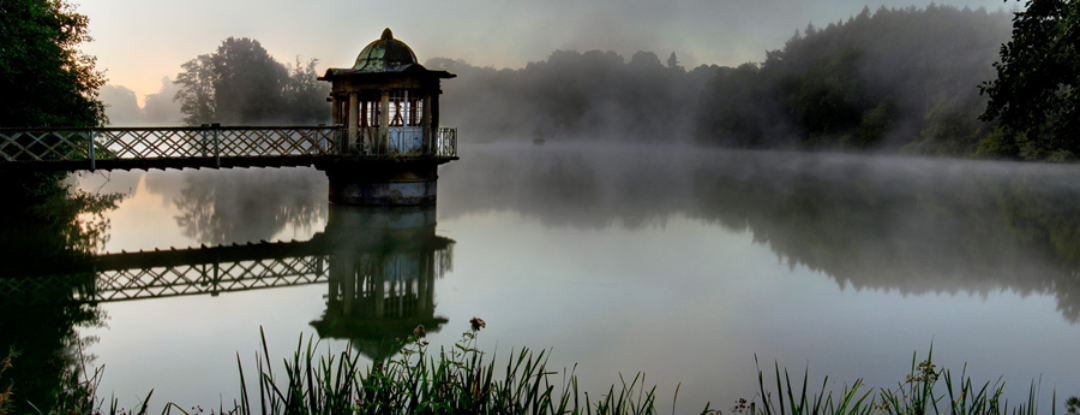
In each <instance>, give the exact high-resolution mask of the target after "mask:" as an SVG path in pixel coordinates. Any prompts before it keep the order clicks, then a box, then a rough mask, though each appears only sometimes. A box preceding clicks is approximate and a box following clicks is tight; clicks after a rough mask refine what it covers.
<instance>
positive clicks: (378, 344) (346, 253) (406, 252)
mask: <svg viewBox="0 0 1080 415" xmlns="http://www.w3.org/2000/svg"><path fill="white" fill-rule="evenodd" d="M435 224H436V220H435V206H434V205H428V206H410V207H357V206H344V205H335V204H332V205H330V216H329V221H328V222H327V225H326V232H325V233H324V234H320V235H317V236H316V237H315V239H323V240H325V244H326V245H325V246H328V247H329V250H328V254H329V260H328V261H329V264H328V271H329V276H328V294H327V297H326V298H327V301H326V311H325V312H324V313H323V315H322V317H321V318H320V319H318V320H315V321H312V322H311V325H312V326H313V327H314V328H315V329H316V330H317V331H318V334H319V336H320V337H322V338H334V339H342V340H349V341H350V342H351V343H352V344H353V346H354V347H356V348H357V349H358V350H359V351H360V352H361V353H363V354H364V355H366V356H368V357H369V358H371V359H373V360H381V359H385V358H388V357H390V356H392V355H394V354H395V353H397V352H398V351H399V350H400V340H401V339H406V338H408V336H409V335H410V334H411V333H412V331H413V329H415V328H416V326H418V325H423V326H424V327H425V328H426V329H427V331H429V332H437V331H439V330H440V329H441V328H442V326H443V325H444V324H446V323H447V322H448V321H449V320H447V319H446V318H444V317H440V316H436V315H435V280H437V279H439V278H442V276H443V275H444V274H445V273H447V272H449V271H451V270H452V268H453V246H454V241H453V240H451V239H448V238H444V237H441V236H437V235H436V234H435Z"/></svg>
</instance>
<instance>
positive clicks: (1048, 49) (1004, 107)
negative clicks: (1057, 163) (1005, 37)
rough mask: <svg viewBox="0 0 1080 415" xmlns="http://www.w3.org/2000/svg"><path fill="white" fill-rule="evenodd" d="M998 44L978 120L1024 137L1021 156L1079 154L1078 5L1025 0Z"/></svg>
mask: <svg viewBox="0 0 1080 415" xmlns="http://www.w3.org/2000/svg"><path fill="white" fill-rule="evenodd" d="M1025 6H1026V10H1025V11H1022V12H1017V13H1016V15H1015V16H1014V17H1013V31H1012V40H1010V41H1009V42H1008V43H1006V44H1004V45H1002V46H1001V61H1000V62H998V63H995V64H994V66H995V67H996V68H997V79H996V80H994V81H990V82H986V83H984V84H983V86H982V89H981V90H982V92H983V93H985V94H986V95H988V96H989V98H990V102H989V104H988V105H987V108H986V112H984V113H983V114H982V116H981V118H982V119H983V120H986V121H993V120H1000V122H1001V126H1002V127H1003V128H1005V129H1006V130H1008V131H1011V132H1014V133H1022V134H1023V135H1026V137H1027V140H1024V142H1023V143H1021V147H1023V148H1021V149H1020V152H1021V154H1022V155H1023V156H1025V157H1027V158H1067V157H1069V156H1071V155H1075V154H1078V150H1080V90H1078V89H1080V1H1076V0H1071V1H1069V0H1028V1H1027V3H1026V5H1025Z"/></svg>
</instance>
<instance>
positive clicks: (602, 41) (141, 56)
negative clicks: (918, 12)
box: [73, 0, 1018, 104]
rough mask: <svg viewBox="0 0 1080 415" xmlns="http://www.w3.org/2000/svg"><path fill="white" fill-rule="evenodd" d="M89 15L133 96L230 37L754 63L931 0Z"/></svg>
mask: <svg viewBox="0 0 1080 415" xmlns="http://www.w3.org/2000/svg"><path fill="white" fill-rule="evenodd" d="M73 3H74V4H75V5H76V10H77V11H78V12H79V13H82V14H84V15H86V16H88V17H89V18H90V35H91V36H92V37H93V38H94V41H93V42H91V43H89V44H85V45H84V46H83V47H82V49H83V51H84V52H86V53H87V54H90V55H93V56H96V57H97V68H98V69H99V70H105V71H106V77H108V79H109V83H110V84H112V85H121V86H125V87H127V88H129V89H131V90H133V91H135V93H136V95H137V96H138V99H139V101H140V104H142V100H143V99H144V97H145V95H146V94H151V93H155V92H157V91H159V90H160V89H161V85H162V78H163V77H166V76H168V77H172V78H175V77H176V74H177V73H178V72H179V71H180V65H181V64H183V63H184V62H186V61H188V60H191V59H193V58H195V57H196V56H198V55H200V54H205V53H211V52H213V51H214V50H216V48H217V46H218V45H220V44H221V41H222V40H224V39H226V38H228V37H230V36H233V37H250V38H253V39H256V40H258V41H259V42H260V43H261V44H262V45H263V47H264V48H266V49H267V50H268V51H269V52H270V54H271V55H273V56H274V58H276V59H277V60H279V61H281V62H284V63H289V62H293V61H294V60H295V58H296V57H297V56H300V57H301V58H302V59H303V60H305V61H306V60H308V59H310V58H318V59H319V65H318V70H319V71H320V72H321V71H323V70H325V69H326V68H328V67H351V66H352V64H353V61H354V60H355V59H356V55H357V54H358V53H359V52H360V50H362V49H363V48H364V46H365V45H367V44H368V43H370V42H371V41H373V40H376V39H378V37H379V35H380V34H381V33H382V30H383V29H384V28H387V27H389V28H391V30H393V31H394V37H395V38H397V39H399V40H402V41H404V42H405V43H407V44H408V45H409V46H411V47H412V48H413V50H414V51H415V52H416V55H417V58H418V59H419V60H420V62H424V61H426V60H428V59H430V58H434V57H446V58H453V59H463V60H465V61H467V62H468V63H470V64H473V65H477V66H494V67H496V68H503V67H509V68H521V67H523V66H525V65H526V64H528V63H529V62H532V61H541V60H545V59H547V57H548V55H550V54H551V52H552V51H555V50H560V49H561V50H578V51H587V50H593V49H599V50H605V51H606V50H612V51H615V52H617V53H619V54H620V55H622V56H623V57H624V58H625V59H627V60H629V58H630V56H631V55H633V53H634V52H636V51H639V50H644V51H652V52H655V53H656V54H657V55H658V56H660V57H661V58H662V59H666V57H667V56H668V55H670V53H671V52H675V53H676V55H677V56H678V59H679V61H680V63H681V64H682V65H684V66H686V67H694V66H698V65H701V64H718V65H738V64H741V63H743V62H747V61H761V60H763V59H764V55H765V53H764V52H765V50H771V49H778V48H780V47H782V46H783V44H784V41H785V40H787V39H788V38H789V37H791V35H793V34H794V32H795V30H796V29H801V28H805V27H806V25H807V24H808V23H813V24H814V25H816V26H824V25H827V24H828V23H829V22H836V21H838V20H840V19H846V18H848V17H849V16H852V15H855V14H858V13H859V12H860V11H861V10H862V8H863V7H864V6H869V7H870V9H871V10H876V9H877V8H879V7H881V6H886V7H908V6H912V5H914V6H917V7H925V6H926V5H928V4H930V3H931V1H930V0H874V1H872V2H867V1H866V0H816V1H805V0H668V1H663V2H660V1H644V0H628V1H623V0H545V1H530V0H460V1H457V0H455V1H448V0H398V1H381V2H371V1H361V0H309V1H296V0H293V1H285V0H260V1H251V0H188V1H184V2H176V1H170V2H166V1H161V0H82V1H79V0H73ZM937 4H939V5H952V6H957V7H965V6H967V7H972V8H977V7H985V8H986V9H987V10H990V11H993V10H997V9H998V8H1006V9H1011V8H1014V7H1016V5H1017V4H1018V3H1017V2H1015V1H1012V0H1006V1H1005V2H1003V1H1002V0H948V1H939V2H937Z"/></svg>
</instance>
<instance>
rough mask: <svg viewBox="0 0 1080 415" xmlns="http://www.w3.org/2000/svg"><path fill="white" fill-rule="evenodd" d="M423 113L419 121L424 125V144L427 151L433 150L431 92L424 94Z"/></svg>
mask: <svg viewBox="0 0 1080 415" xmlns="http://www.w3.org/2000/svg"><path fill="white" fill-rule="evenodd" d="M422 108H423V109H422V111H423V114H421V115H420V123H421V125H422V126H423V127H424V146H425V147H427V151H428V152H432V151H434V150H435V135H434V134H432V133H431V94H428V95H424V104H423V107H422Z"/></svg>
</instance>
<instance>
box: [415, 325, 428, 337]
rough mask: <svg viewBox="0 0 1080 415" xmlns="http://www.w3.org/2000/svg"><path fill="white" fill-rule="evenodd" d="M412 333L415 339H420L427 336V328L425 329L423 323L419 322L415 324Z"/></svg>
mask: <svg viewBox="0 0 1080 415" xmlns="http://www.w3.org/2000/svg"><path fill="white" fill-rule="evenodd" d="M412 334H413V337H416V338H417V339H422V338H424V337H425V336H427V329H425V328H424V325H423V324H421V325H419V326H416V328H415V329H413V331H412Z"/></svg>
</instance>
